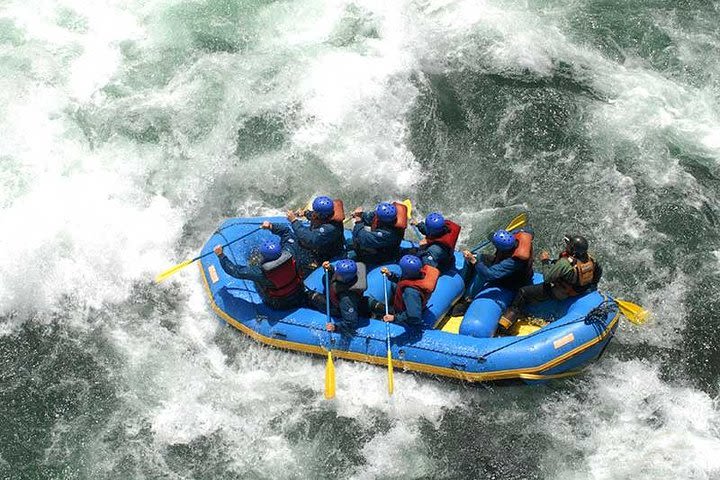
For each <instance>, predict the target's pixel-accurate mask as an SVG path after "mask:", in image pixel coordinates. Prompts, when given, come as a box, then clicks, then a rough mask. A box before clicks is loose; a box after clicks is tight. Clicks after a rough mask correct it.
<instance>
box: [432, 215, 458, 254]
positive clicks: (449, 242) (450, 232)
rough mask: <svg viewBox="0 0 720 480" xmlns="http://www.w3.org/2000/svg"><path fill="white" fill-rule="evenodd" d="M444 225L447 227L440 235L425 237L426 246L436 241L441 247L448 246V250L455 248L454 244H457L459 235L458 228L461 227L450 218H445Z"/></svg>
mask: <svg viewBox="0 0 720 480" xmlns="http://www.w3.org/2000/svg"><path fill="white" fill-rule="evenodd" d="M445 226H446V227H447V230H446V231H445V233H443V234H442V235H440V236H438V237H431V236H426V237H425V240H427V244H428V246H430V245H433V244H436V243H437V244H440V245H442V246H443V247H447V248H449V249H450V250H455V245H457V241H458V237H459V236H460V229H461V228H462V227H461V226H460V225H458V224H457V223H455V222H451V221H450V220H445Z"/></svg>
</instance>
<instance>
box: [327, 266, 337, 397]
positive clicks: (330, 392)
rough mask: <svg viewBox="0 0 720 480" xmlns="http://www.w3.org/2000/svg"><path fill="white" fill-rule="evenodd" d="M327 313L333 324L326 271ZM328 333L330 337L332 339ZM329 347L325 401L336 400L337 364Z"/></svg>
mask: <svg viewBox="0 0 720 480" xmlns="http://www.w3.org/2000/svg"><path fill="white" fill-rule="evenodd" d="M325 312H326V313H327V323H331V322H332V317H331V316H330V275H329V274H328V271H327V270H326V271H325ZM330 335H331V334H330V332H328V337H330ZM329 347H330V345H328V352H327V353H328V356H327V362H326V363H325V399H327V400H330V399H332V398H335V364H334V363H333V358H332V352H331V350H330V348H329Z"/></svg>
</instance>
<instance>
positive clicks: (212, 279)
mask: <svg viewBox="0 0 720 480" xmlns="http://www.w3.org/2000/svg"><path fill="white" fill-rule="evenodd" d="M264 220H268V221H270V222H273V223H276V222H287V220H286V219H285V218H284V217H263V218H233V219H229V220H227V221H225V222H224V223H223V224H222V225H221V226H220V228H218V230H217V231H216V232H215V233H214V234H213V235H212V236H211V237H210V239H209V240H208V241H207V243H206V244H205V246H204V247H203V250H202V252H201V253H203V254H204V253H207V252H210V251H211V250H212V247H213V246H214V245H217V244H225V243H228V242H230V241H231V240H233V239H235V238H239V237H241V236H243V235H245V234H248V233H250V232H252V231H253V230H256V229H257V228H258V226H259V224H260V223H261V222H262V221H264ZM348 233H349V232H348ZM270 235H272V234H271V233H270V232H268V231H266V230H258V231H257V232H255V233H253V234H251V235H249V236H247V237H246V238H244V239H243V240H241V241H239V242H236V243H233V244H232V245H230V246H229V247H227V248H226V249H225V252H226V255H228V257H229V258H230V259H231V260H232V261H233V262H235V263H236V264H240V265H245V264H247V263H248V262H249V261H252V259H253V258H256V257H257V254H256V251H257V246H258V245H259V244H260V241H261V240H262V239H263V238H267V237H269V236H270ZM404 245H405V246H407V247H410V246H411V244H410V243H409V242H404ZM380 267H381V266H370V267H369V268H368V289H367V291H366V295H367V296H371V297H374V298H376V299H380V300H382V299H383V290H382V289H383V284H382V274H381V273H380ZM388 268H390V269H391V270H393V271H395V272H398V273H399V267H398V266H397V265H388ZM466 268H467V266H466V265H465V261H464V259H463V257H462V255H461V254H459V253H456V265H455V270H453V271H451V272H449V273H448V274H445V275H442V276H441V277H440V279H439V281H438V285H437V288H436V290H435V292H434V293H433V295H432V296H431V297H430V299H429V301H428V305H427V308H426V310H425V312H424V314H423V322H424V328H423V329H422V330H415V331H408V330H406V329H405V328H404V327H403V326H402V325H396V324H392V323H391V324H390V337H391V339H390V341H391V350H392V357H393V364H394V367H395V368H396V369H405V370H408V371H416V372H423V373H428V374H434V375H442V376H446V377H452V378H457V379H461V380H465V381H471V382H479V381H490V380H505V379H522V380H525V381H528V382H536V381H544V380H548V379H552V378H560V377H565V376H569V375H573V374H575V373H577V372H578V371H579V370H580V369H582V368H583V367H584V366H586V365H587V364H588V363H590V362H591V361H593V360H595V359H597V358H598V357H599V356H600V355H601V354H602V352H603V351H604V349H605V348H606V347H607V345H608V343H609V342H610V340H611V338H612V336H613V334H614V332H615V329H616V328H617V324H618V318H619V311H618V306H617V304H616V303H615V301H614V300H613V299H612V298H609V297H607V296H604V295H603V294H601V293H599V292H596V291H593V292H589V293H587V294H585V295H582V296H578V297H575V298H572V299H568V300H565V301H561V302H558V301H549V302H544V303H542V304H538V305H535V306H533V309H532V311H531V314H532V316H533V317H534V318H533V319H531V320H529V321H523V322H518V327H517V328H516V329H515V335H512V336H501V337H489V338H477V337H474V336H471V335H468V334H463V333H465V332H467V331H472V332H477V328H475V329H472V328H467V327H465V328H464V327H463V323H466V325H468V324H470V325H483V324H487V321H486V319H485V320H483V318H482V317H483V315H485V314H487V315H490V316H492V315H495V314H496V313H497V311H493V308H495V309H496V310H498V309H499V308H501V307H498V306H493V304H492V302H488V295H487V293H488V292H481V293H480V294H478V297H479V298H478V300H477V301H476V302H473V305H471V307H470V308H469V309H468V312H467V313H466V318H465V319H463V318H458V317H452V318H451V317H450V316H449V313H448V312H449V311H450V310H451V307H452V305H453V303H455V302H456V301H457V300H458V299H459V298H460V296H461V295H462V293H463V291H464V281H463V278H464V277H463V275H464V271H465V269H466ZM200 269H201V272H202V278H203V282H204V285H205V288H206V292H207V295H208V298H209V301H210V305H211V307H212V309H213V310H214V311H215V313H216V314H217V315H218V316H219V318H220V319H222V320H223V321H224V322H227V323H228V324H230V325H232V326H233V327H235V328H237V329H238V330H240V331H241V332H243V333H245V334H247V335H248V336H250V337H252V338H253V339H255V340H257V341H259V342H262V343H264V344H267V345H270V346H273V347H277V348H283V349H287V350H295V351H299V352H304V353H311V354H317V355H327V350H328V349H330V350H332V353H333V355H334V356H335V357H336V358H345V359H349V360H355V361H360V362H367V363H374V364H382V365H384V364H386V353H387V350H386V348H387V346H386V329H385V323H384V322H383V321H382V320H376V319H371V318H362V319H361V321H360V324H359V326H358V328H357V330H356V333H355V334H354V335H352V336H343V335H341V334H339V333H330V332H327V331H326V330H325V323H326V315H325V313H323V312H318V311H315V310H313V309H310V308H298V309H293V310H288V311H278V310H272V309H270V308H268V307H267V306H266V305H265V304H264V303H263V301H262V298H261V296H260V295H259V294H258V291H257V290H256V288H255V285H254V283H253V282H251V281H246V280H241V279H237V278H234V277H231V276H229V275H227V274H226V273H225V272H224V271H223V269H222V267H221V266H220V264H219V261H218V259H217V257H216V256H215V255H214V254H211V255H208V256H206V257H205V258H203V259H202V261H201V262H200ZM322 277H323V272H322V269H318V270H316V271H315V272H313V273H312V274H311V275H309V276H308V277H307V278H306V279H305V284H306V286H307V287H308V289H310V290H315V291H319V292H323V291H324V288H323V284H322ZM537 277H538V278H537V281H540V280H541V277H539V276H537ZM491 296H492V295H491ZM501 296H502V295H501ZM491 330H492V332H489V333H488V334H492V333H493V332H494V329H491Z"/></svg>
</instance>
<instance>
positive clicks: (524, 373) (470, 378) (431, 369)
mask: <svg viewBox="0 0 720 480" xmlns="http://www.w3.org/2000/svg"><path fill="white" fill-rule="evenodd" d="M198 266H199V267H200V272H201V273H202V278H203V285H205V292H206V293H207V296H208V299H209V300H210V306H211V308H212V309H213V311H214V312H215V313H216V314H217V315H218V316H219V317H220V318H222V319H223V320H225V321H226V322H227V323H229V324H230V325H232V326H233V327H235V328H237V329H238V330H240V331H241V332H243V333H244V334H246V335H248V336H249V337H250V338H252V339H254V340H257V341H258V342H262V343H264V344H266V345H270V346H273V347H277V348H282V349H285V350H295V351H299V352H304V353H312V354H314V355H322V356H325V355H327V350H326V349H324V348H322V347H320V346H315V345H307V344H304V343H297V342H290V341H287V340H278V339H277V338H271V337H266V336H265V335H261V334H259V333H258V332H256V331H255V330H253V329H251V328H249V327H247V326H245V325H243V324H242V323H240V322H238V321H237V320H235V319H234V318H232V317H231V316H230V315H228V314H227V313H226V312H225V311H224V310H222V309H221V308H220V307H218V306H217V304H216V303H215V299H214V298H213V295H212V291H211V290H210V285H209V284H208V280H207V277H206V275H205V269H204V268H203V266H202V262H198ZM619 318H620V314H619V313H618V314H616V315H615V317H614V318H613V319H612V320H611V321H610V323H609V324H608V326H607V328H606V329H605V330H604V331H603V333H602V334H601V335H599V336H597V337H595V338H593V339H592V340H590V341H588V342H586V343H584V344H582V345H579V346H577V347H575V348H573V349H572V350H570V351H568V352H565V353H564V354H562V355H560V356H558V357H556V358H554V359H552V360H550V361H549V362H546V363H544V364H542V365H540V366H537V367H532V368H525V369H523V368H518V369H510V370H496V371H494V372H484V373H480V372H464V371H462V370H455V369H452V368H445V367H437V366H434V365H427V364H424V363H417V362H408V361H403V360H399V359H393V364H394V365H395V366H398V367H400V368H402V369H404V370H411V371H414V372H421V373H429V374H431V375H442V376H444V377H451V378H457V379H459V380H464V381H466V382H484V381H492V380H507V379H511V378H520V379H524V380H547V379H552V378H563V377H568V376H571V375H575V374H577V373H578V371H570V372H563V373H559V374H549V375H543V374H542V373H541V372H543V371H544V370H550V369H552V368H554V367H556V366H558V365H560V364H561V363H563V362H564V361H566V360H568V359H569V358H571V357H573V356H574V355H576V354H578V353H581V352H582V351H584V350H586V349H588V348H590V347H592V346H593V345H595V344H596V343H599V342H600V341H602V340H603V339H604V338H605V337H607V336H608V334H609V333H610V331H611V330H612V328H613V327H614V325H615V324H616V323H617V322H618V320H619ZM332 352H333V355H334V356H335V357H336V358H345V359H348V360H354V361H358V362H365V363H372V364H375V365H387V358H385V357H384V356H382V357H376V356H373V355H368V354H360V353H355V352H348V351H346V350H332Z"/></svg>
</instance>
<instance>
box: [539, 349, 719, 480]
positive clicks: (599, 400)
mask: <svg viewBox="0 0 720 480" xmlns="http://www.w3.org/2000/svg"><path fill="white" fill-rule="evenodd" d="M583 386H584V388H583V390H584V393H583V395H582V397H583V399H580V398H579V397H565V396H558V397H557V398H556V399H554V400H553V401H551V402H547V403H546V404H545V408H544V411H545V414H546V417H545V420H544V423H545V430H546V433H547V434H549V435H550V436H551V437H553V438H555V439H556V440H557V441H558V442H559V444H558V446H557V448H571V449H578V450H581V451H582V452H583V458H582V459H580V464H579V465H577V464H570V465H568V464H565V463H561V464H559V465H552V464H549V463H548V467H549V468H550V470H551V471H553V475H552V476H553V477H554V478H567V479H571V478H572V479H580V478H593V479H612V478H659V477H662V478H703V479H705V478H715V477H716V476H717V475H718V474H720V457H718V456H717V455H716V453H717V452H718V451H720V430H719V427H720V411H718V405H717V402H716V401H714V400H713V399H712V398H710V397H709V396H708V395H707V394H705V393H702V392H700V391H698V390H694V389H692V388H688V387H684V386H678V385H672V384H670V383H667V382H666V381H665V380H663V379H662V378H661V374H660V372H659V366H658V365H653V364H651V363H649V362H642V361H627V362H622V361H618V360H607V361H605V362H603V363H602V364H601V365H598V366H597V368H594V369H593V374H592V375H590V376H589V378H587V380H586V381H584V382H583ZM568 458H569V457H568ZM573 458H577V457H573ZM556 459H557V458H556Z"/></svg>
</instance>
